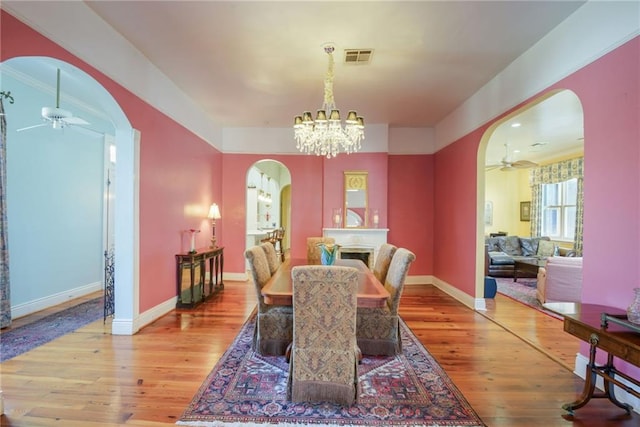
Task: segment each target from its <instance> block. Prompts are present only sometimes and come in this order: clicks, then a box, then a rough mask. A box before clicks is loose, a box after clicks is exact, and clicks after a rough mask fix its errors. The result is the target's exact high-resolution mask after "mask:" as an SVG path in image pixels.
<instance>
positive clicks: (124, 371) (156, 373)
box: [0, 281, 640, 427]
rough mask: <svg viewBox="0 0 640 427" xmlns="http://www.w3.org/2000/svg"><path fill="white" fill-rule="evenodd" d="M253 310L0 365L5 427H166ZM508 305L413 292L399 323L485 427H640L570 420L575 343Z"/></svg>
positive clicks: (174, 319)
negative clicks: (477, 305) (566, 407)
mask: <svg viewBox="0 0 640 427" xmlns="http://www.w3.org/2000/svg"><path fill="white" fill-rule="evenodd" d="M503 299H504V300H505V301H503ZM255 302H256V296H255V293H254V289H253V286H252V284H250V283H249V282H231V281H227V282H225V289H224V291H223V292H222V293H220V294H219V295H218V296H216V297H215V298H214V299H213V300H212V301H210V302H208V303H206V304H203V305H201V306H200V307H198V308H197V309H194V310H178V311H172V312H171V313H169V314H167V315H166V316H164V317H162V318H161V319H158V320H157V321H155V322H154V323H152V324H150V325H148V326H146V327H145V328H143V329H142V330H141V331H140V332H139V333H138V334H136V335H134V336H112V335H111V334H110V325H109V324H107V325H104V324H103V322H102V320H100V321H97V322H94V323H91V324H90V325H88V326H85V327H83V328H81V329H79V330H78V331H76V332H74V333H71V334H67V335H65V336H63V337H61V338H58V339H57V340H54V341H52V342H50V343H48V344H45V345H43V346H41V347H38V348H36V349H34V350H32V351H30V352H28V353H25V354H23V355H20V356H18V357H15V358H13V359H11V360H8V361H6V362H4V363H2V364H1V365H0V368H1V370H2V390H3V393H4V402H5V412H6V414H5V415H4V416H2V418H1V425H2V426H29V427H31V426H65V427H76V426H78V427H79V426H82V427H93V426H117V425H127V426H139V427H143V426H146V427H155V426H170V425H171V426H172V425H174V424H175V422H176V421H177V420H178V419H179V417H180V415H181V414H182V411H183V410H184V409H185V407H186V406H187V404H188V403H189V402H190V401H191V398H192V397H193V395H194V394H195V393H196V391H197V389H198V387H199V386H200V385H201V383H202V382H203V380H204V379H205V377H206V376H207V374H208V373H209V372H210V371H211V369H212V367H213V365H214V364H215V363H216V361H217V360H218V359H219V358H220V356H221V355H222V354H223V353H224V351H225V350H226V348H227V347H228V346H229V345H230V344H231V342H232V341H233V339H234V338H235V336H236V334H237V332H238V331H239V329H240V327H241V326H242V324H243V323H244V321H245V320H246V318H247V317H248V315H249V314H250V313H251V311H252V310H253V309H254V307H255ZM511 303H513V304H517V305H521V304H519V303H516V302H513V301H511ZM513 304H510V301H508V299H507V298H500V297H497V298H496V300H495V306H494V307H490V309H489V310H488V311H487V312H486V313H479V312H474V311H473V310H470V309H469V308H467V307H465V306H464V305H462V304H460V303H459V302H458V301H456V300H455V299H453V298H451V297H449V296H448V295H446V294H444V293H443V292H442V291H440V290H439V289H437V288H435V287H433V286H429V285H411V286H407V287H406V288H405V291H404V294H403V297H402V301H401V315H402V317H403V319H404V320H405V321H406V323H407V324H408V325H409V327H410V328H411V329H412V330H413V331H414V333H415V334H416V335H417V336H418V337H419V339H420V340H421V341H422V343H423V344H424V345H425V346H426V347H427V349H428V350H429V352H430V353H431V354H432V355H433V356H434V357H435V358H436V359H437V360H438V362H439V363H440V364H441V365H442V367H443V368H444V369H445V370H446V372H447V373H448V374H449V376H450V377H451V379H452V380H453V381H454V383H455V384H456V385H457V387H458V388H459V389H460V391H461V392H462V393H463V395H464V396H465V397H466V399H467V400H468V401H469V403H470V404H471V405H472V406H473V407H474V409H475V410H476V412H477V413H478V414H479V415H480V417H481V418H482V419H483V421H484V422H485V423H486V424H487V426H510V427H519V426H527V427H529V426H545V427H554V426H567V425H575V426H587V425H588V426H638V425H639V424H640V415H638V414H633V415H632V416H631V417H626V415H624V411H622V410H620V409H619V408H617V407H615V406H613V405H612V404H610V403H609V402H608V401H607V400H605V399H595V400H592V401H591V402H590V403H589V404H588V405H587V406H586V407H584V408H582V409H580V410H578V411H576V415H575V417H573V418H572V417H567V416H566V415H565V412H564V411H563V410H562V409H561V405H562V404H563V403H566V402H569V401H573V400H575V398H576V397H577V396H578V395H579V393H580V391H581V390H582V386H583V381H582V380H581V379H580V378H578V377H577V376H576V375H574V374H573V373H572V372H571V369H572V366H573V358H574V357H575V352H576V351H577V347H575V348H574V347H572V346H573V345H576V344H575V343H572V344H571V343H570V336H569V335H568V334H564V335H563V334H559V333H558V328H559V330H560V331H561V328H562V327H561V322H559V321H557V320H555V319H553V321H554V322H550V319H549V316H547V315H544V314H542V313H540V312H536V311H535V310H531V309H527V308H524V307H518V306H517V305H513ZM492 305H493V304H492ZM541 316H542V317H541ZM497 322H502V323H503V324H504V325H505V326H504V327H502V326H500V325H499V324H498V323H497ZM510 331H517V332H518V333H519V334H522V336H523V338H520V337H518V336H516V335H514V334H513V333H511V332H510ZM0 338H1V337H0ZM533 344H535V345H537V346H538V348H536V347H534V346H533ZM565 344H566V347H565ZM556 347H557V348H561V350H559V351H558V352H557V353H549V354H547V353H545V351H543V350H540V349H546V348H556ZM539 348H540V349H539ZM567 365H569V368H568V367H567Z"/></svg>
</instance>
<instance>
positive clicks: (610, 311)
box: [562, 304, 640, 414]
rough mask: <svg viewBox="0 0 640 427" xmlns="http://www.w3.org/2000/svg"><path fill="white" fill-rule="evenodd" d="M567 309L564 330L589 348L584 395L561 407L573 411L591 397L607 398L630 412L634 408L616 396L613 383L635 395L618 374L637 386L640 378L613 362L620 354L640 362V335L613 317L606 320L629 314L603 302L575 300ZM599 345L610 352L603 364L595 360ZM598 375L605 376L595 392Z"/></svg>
mask: <svg viewBox="0 0 640 427" xmlns="http://www.w3.org/2000/svg"><path fill="white" fill-rule="evenodd" d="M568 311H570V312H565V317H564V330H565V332H568V333H569V334H571V335H573V336H576V337H578V338H580V339H581V340H582V341H586V342H588V343H589V345H590V350H589V363H588V365H587V372H586V379H585V384H584V389H583V391H582V395H581V396H580V398H579V399H578V400H576V401H575V402H572V403H567V404H565V405H563V406H562V408H563V409H565V410H566V411H568V412H569V413H570V414H572V413H573V411H574V410H576V409H579V408H582V407H583V406H584V405H586V404H587V402H589V400H591V399H592V398H607V399H609V400H610V401H611V402H612V403H614V404H615V405H617V406H619V407H620V408H622V409H624V410H625V411H626V412H627V414H629V413H630V412H631V409H632V408H631V407H630V406H629V405H627V404H626V403H623V402H620V401H619V400H618V399H617V398H616V396H615V394H614V386H618V387H620V388H621V389H623V390H624V391H626V392H627V393H630V394H632V395H634V396H635V397H640V393H638V392H637V391H635V390H634V389H633V388H631V387H629V386H627V385H626V384H624V383H622V382H620V381H619V380H618V379H617V378H616V377H620V378H624V379H625V380H626V381H628V382H629V383H631V384H633V385H635V386H640V382H639V381H638V380H637V379H636V378H631V377H630V376H629V375H626V374H624V373H623V372H620V371H618V370H617V369H616V368H615V366H614V365H613V359H614V357H618V358H620V359H621V360H624V361H626V362H629V363H632V364H634V365H636V366H640V335H638V333H637V332H635V331H633V330H632V329H629V328H627V327H624V326H621V325H619V324H616V323H613V322H611V320H609V322H606V321H605V320H606V318H607V317H608V316H609V315H611V316H613V317H615V318H626V314H625V313H624V311H622V310H620V309H616V308H612V307H606V306H601V305H592V304H576V305H574V306H573V307H572V308H570V309H569V310H568ZM597 349H600V350H602V351H604V352H606V353H607V362H606V363H605V364H604V365H602V366H599V365H597V364H596V350H597ZM597 376H600V377H602V378H603V380H604V392H603V393H595V386H596V378H597Z"/></svg>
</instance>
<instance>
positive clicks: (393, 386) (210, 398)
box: [177, 314, 485, 427]
mask: <svg viewBox="0 0 640 427" xmlns="http://www.w3.org/2000/svg"><path fill="white" fill-rule="evenodd" d="M400 323H401V332H402V346H403V354H402V355H398V356H395V357H367V356H365V357H364V359H363V360H362V363H361V364H360V365H359V366H358V371H359V379H360V395H359V397H358V401H357V403H354V404H353V405H351V406H341V405H338V404H334V403H329V402H324V403H318V404H312V403H293V402H290V401H287V399H286V388H287V377H288V371H289V365H288V364H287V362H286V360H285V357H284V356H260V355H259V354H256V353H255V352H254V351H253V350H252V349H251V341H252V338H253V331H254V327H255V314H254V315H252V316H251V318H250V319H249V320H248V321H247V322H246V323H245V325H244V326H243V327H242V329H241V331H240V333H239V334H238V336H237V337H236V339H235V341H234V343H233V344H232V345H231V347H230V348H229V349H227V351H226V352H225V354H224V355H223V356H222V357H221V359H220V360H219V361H218V363H217V364H216V366H215V367H214V369H213V371H212V372H211V373H210V374H209V376H208V377H207V379H206V380H205V381H204V383H203V384H202V385H201V387H200V389H199V390H198V392H197V393H196V395H195V397H194V398H193V400H192V401H191V403H190V404H189V406H188V407H187V409H186V410H185V411H184V413H183V415H182V417H181V418H180V420H179V421H178V422H177V424H178V425H188V426H207V427H212V426H220V427H230V426H265V425H276V424H277V425H279V426H296V427H299V426H313V427H322V426H412V427H435V426H439V427H455V426H458V427H472V426H474V427H484V426H485V424H484V423H483V422H482V421H481V420H480V418H479V417H478V415H477V414H476V413H475V411H474V410H473V408H471V406H470V405H469V403H468V402H467V401H466V400H465V398H464V397H463V396H462V394H461V393H460V391H459V390H458V389H457V388H456V386H455V385H454V384H453V382H452V381H451V379H450V378H449V377H448V376H447V374H446V373H445V372H444V370H443V369H442V368H441V367H440V365H438V363H437V362H436V361H435V360H434V358H433V357H432V356H431V355H430V354H429V352H428V351H427V350H426V349H425V348H424V346H423V345H422V344H421V343H420V342H419V341H418V339H417V338H416V337H415V335H414V334H413V332H411V330H410V329H409V328H408V327H407V326H406V324H405V323H404V322H403V321H401V322H400Z"/></svg>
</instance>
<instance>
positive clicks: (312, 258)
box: [307, 237, 336, 265]
mask: <svg viewBox="0 0 640 427" xmlns="http://www.w3.org/2000/svg"><path fill="white" fill-rule="evenodd" d="M320 243H325V244H330V245H334V244H335V243H336V239H335V238H334V237H307V262H308V263H309V264H311V265H319V264H321V262H320V256H321V250H320V247H319V246H318V244H320Z"/></svg>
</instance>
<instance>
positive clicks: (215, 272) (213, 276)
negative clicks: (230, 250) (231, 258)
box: [176, 246, 224, 308]
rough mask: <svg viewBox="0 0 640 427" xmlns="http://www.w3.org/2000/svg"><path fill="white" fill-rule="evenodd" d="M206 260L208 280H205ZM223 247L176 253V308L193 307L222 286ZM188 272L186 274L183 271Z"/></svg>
mask: <svg viewBox="0 0 640 427" xmlns="http://www.w3.org/2000/svg"><path fill="white" fill-rule="evenodd" d="M207 261H208V264H209V268H208V270H209V281H208V282H207V280H206V277H207V275H206V273H207ZM223 269H224V247H219V246H217V247H215V248H199V249H197V250H196V251H195V252H193V253H192V252H183V253H179V254H176V289H177V295H178V301H177V302H176V308H193V307H195V306H196V305H198V304H200V303H202V302H204V301H206V300H207V299H208V298H210V297H211V296H213V295H215V294H216V293H217V292H218V291H220V290H222V289H223V288H224V282H223V281H222V272H223ZM186 272H188V275H186V274H185V273H186Z"/></svg>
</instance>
